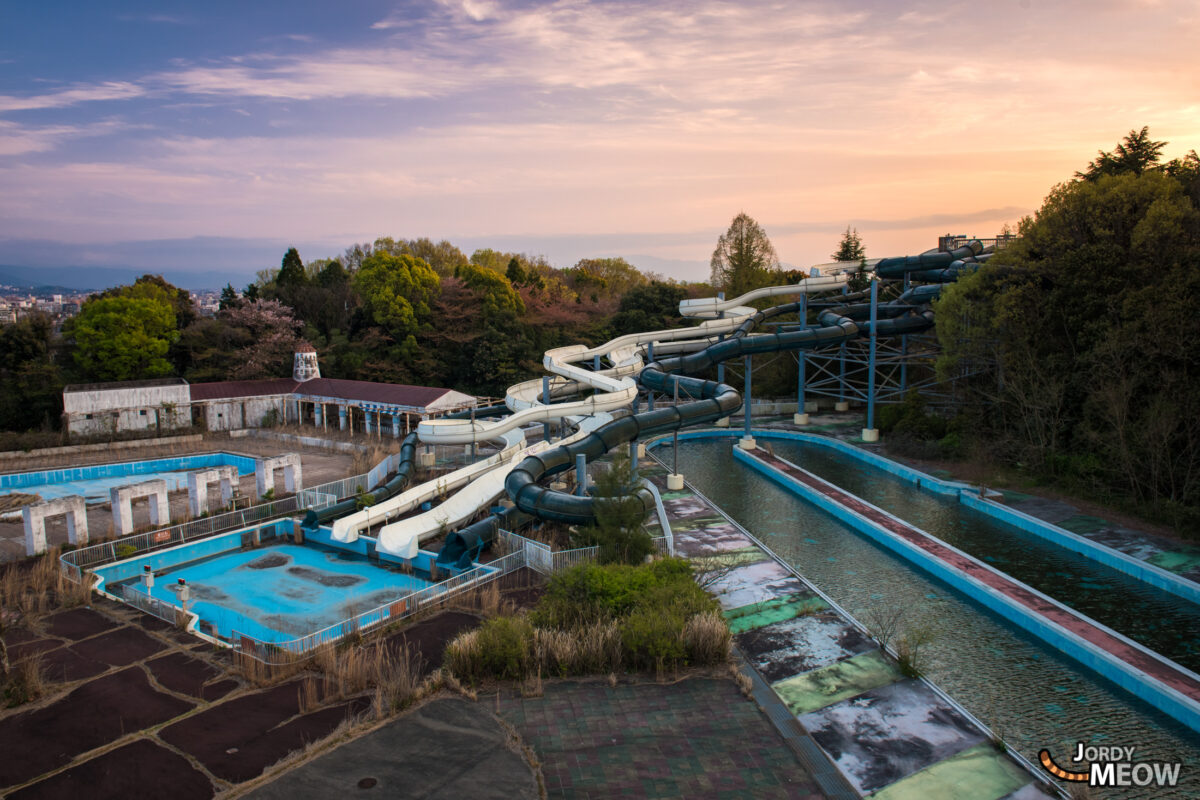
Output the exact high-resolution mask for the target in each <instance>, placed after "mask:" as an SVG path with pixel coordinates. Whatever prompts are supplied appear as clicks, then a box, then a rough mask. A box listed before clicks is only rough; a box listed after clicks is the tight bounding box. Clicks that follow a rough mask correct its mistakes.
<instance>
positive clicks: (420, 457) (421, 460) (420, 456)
mask: <svg viewBox="0 0 1200 800" xmlns="http://www.w3.org/2000/svg"><path fill="white" fill-rule="evenodd" d="M433 456H434V454H433V453H417V466H418V467H432V466H433V462H434V457H433Z"/></svg>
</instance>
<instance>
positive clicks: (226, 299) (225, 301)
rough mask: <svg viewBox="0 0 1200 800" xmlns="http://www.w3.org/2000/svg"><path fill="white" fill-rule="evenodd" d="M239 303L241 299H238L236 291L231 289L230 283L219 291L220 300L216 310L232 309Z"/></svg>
mask: <svg viewBox="0 0 1200 800" xmlns="http://www.w3.org/2000/svg"><path fill="white" fill-rule="evenodd" d="M239 302H241V298H240V297H238V293H237V289H235V288H233V284H232V283H227V284H225V288H224V289H222V290H221V299H220V301H219V302H218V303H217V310H218V311H224V310H225V309H227V308H233V307H234V306H236V305H237V304H238V303H239Z"/></svg>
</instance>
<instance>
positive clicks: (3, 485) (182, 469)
mask: <svg viewBox="0 0 1200 800" xmlns="http://www.w3.org/2000/svg"><path fill="white" fill-rule="evenodd" d="M226 466H230V467H235V468H237V471H238V474H239V475H249V474H252V473H253V472H254V468H255V460H254V459H253V458H252V457H250V456H243V455H238V454H236V453H199V454H196V455H188V456H171V457H170V458H154V459H149V460H145V461H118V462H115V463H111V464H92V465H91V466H86V467H66V468H64V469H46V470H39V471H34V472H11V473H8V474H6V475H0V494H9V493H10V492H15V491H19V492H24V493H27V494H37V495H41V497H42V499H43V500H51V499H53V498H56V497H66V496H68V495H73V494H78V495H83V496H84V497H85V498H87V501H88V502H89V503H99V502H103V501H106V500H108V492H109V490H110V489H112V488H113V487H114V486H124V485H125V484H127V483H134V482H137V481H139V480H146V481H148V480H152V479H155V478H163V479H165V480H166V481H167V490H168V491H175V490H176V489H183V488H186V487H187V473H189V472H195V471H196V470H201V469H212V468H214V467H226Z"/></svg>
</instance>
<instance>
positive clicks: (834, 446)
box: [650, 430, 1200, 604]
mask: <svg viewBox="0 0 1200 800" xmlns="http://www.w3.org/2000/svg"><path fill="white" fill-rule="evenodd" d="M732 435H733V434H730V433H728V432H726V431H691V432H688V433H681V434H680V435H679V439H680V441H684V440H687V439H708V438H718V437H726V436H732ZM754 436H755V437H756V438H758V439H763V440H768V441H769V440H771V439H790V440H793V441H799V442H804V443H806V444H813V445H817V446H820V447H826V448H829V449H831V450H836V451H838V452H839V453H842V454H844V455H847V456H850V457H851V458H854V459H856V460H858V461H861V462H863V463H865V464H869V465H870V466H872V467H874V468H876V469H879V470H882V471H884V472H887V473H890V474H892V475H895V476H897V477H899V478H901V479H903V480H905V481H907V482H909V483H911V484H914V485H916V486H919V487H921V488H922V489H925V490H926V491H930V492H933V493H935V494H940V495H946V496H950V497H957V498H958V501H959V502H960V503H962V504H963V505H965V506H967V507H968V508H971V509H974V510H975V511H978V512H980V513H981V514H984V515H986V516H989V517H991V518H992V519H995V520H997V521H999V522H1001V523H1004V524H1006V525H1011V526H1013V527H1015V528H1017V529H1018V530H1021V531H1024V532H1025V533H1028V534H1031V535H1033V536H1036V537H1038V538H1040V539H1043V540H1045V541H1047V542H1049V543H1051V544H1054V545H1057V546H1059V547H1062V548H1063V549H1065V550H1069V551H1071V552H1073V553H1078V554H1079V555H1081V556H1084V557H1086V558H1089V559H1091V560H1093V561H1096V562H1098V563H1101V564H1104V565H1105V566H1106V567H1110V568H1112V569H1115V570H1116V571H1118V572H1122V573H1124V574H1126V575H1129V576H1130V577H1133V578H1136V579H1137V580H1140V581H1143V582H1145V583H1147V584H1149V585H1150V586H1153V587H1155V588H1157V589H1161V590H1163V591H1164V592H1170V593H1171V594H1173V595H1175V596H1176V597H1182V598H1183V599H1185V600H1188V601H1190V602H1193V603H1197V604H1200V584H1196V583H1194V582H1193V581H1189V580H1187V579H1185V578H1181V577H1180V576H1178V575H1176V574H1174V573H1172V572H1169V571H1167V570H1165V569H1162V568H1161V567H1156V566H1155V565H1153V564H1148V563H1146V562H1145V561H1141V560H1140V559H1137V558H1133V557H1132V556H1128V555H1126V554H1124V553H1121V552H1119V551H1116V550H1113V549H1112V548H1110V547H1105V546H1104V545H1102V544H1098V543H1096V542H1093V541H1092V540H1090V539H1088V538H1087V537H1085V536H1079V535H1078V534H1075V533H1071V532H1070V531H1068V530H1065V529H1064V528H1060V527H1058V526H1057V525H1051V524H1050V523H1048V522H1045V521H1043V520H1040V519H1038V518H1037V517H1031V516H1029V515H1028V514H1025V513H1023V512H1021V511H1017V510H1016V509H1013V508H1008V507H1007V506H1004V505H1001V504H999V503H992V502H989V501H986V500H983V499H981V498H980V497H979V493H978V490H977V489H976V488H975V487H973V486H970V485H968V484H966V483H961V482H958V481H946V480H942V479H940V478H935V477H934V476H932V475H927V474H926V473H924V472H921V471H920V470H916V469H913V468H912V467H908V466H905V465H904V464H900V463H897V462H895V461H892V460H891V459H888V458H883V457H882V456H878V455H876V454H874V453H872V452H869V451H867V450H864V449H862V448H861V447H855V446H854V445H852V444H847V443H846V442H843V441H840V440H838V439H831V438H830V437H828V436H818V435H815V434H811V433H797V432H793V431H776V430H755V431H754ZM668 441H670V440H669V439H663V440H659V441H658V442H654V443H653V444H651V445H650V446H651V447H653V446H654V445H656V444H659V443H665V442H668Z"/></svg>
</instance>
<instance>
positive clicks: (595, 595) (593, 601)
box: [533, 558, 714, 628]
mask: <svg viewBox="0 0 1200 800" xmlns="http://www.w3.org/2000/svg"><path fill="white" fill-rule="evenodd" d="M677 598H689V603H690V604H691V605H690V606H689V607H690V608H709V607H711V605H712V603H713V602H714V601H712V600H710V599H709V598H708V595H706V594H705V593H704V590H703V589H701V588H700V587H699V586H697V585H696V583H695V582H694V581H693V580H692V571H691V567H690V566H689V565H688V562H687V561H685V560H684V559H681V558H663V559H658V560H657V561H652V562H651V563H649V564H644V565H641V566H636V567H635V566H628V565H624V564H608V565H597V564H580V565H579V566H576V567H572V568H571V569H569V570H565V571H563V572H560V573H559V574H557V575H555V576H554V577H553V578H551V579H550V582H549V584H548V585H547V586H546V593H545V594H544V595H543V596H542V599H541V601H540V602H539V603H538V607H537V609H536V610H535V611H534V614H533V621H534V623H535V624H537V625H541V626H546V627H559V628H565V627H572V626H577V625H587V624H591V623H594V622H598V621H602V620H608V619H617V618H619V617H623V616H626V615H627V614H629V613H630V612H632V611H633V609H634V608H635V606H637V605H638V604H639V603H646V602H651V603H655V604H657V603H669V602H671V601H673V600H674V599H677Z"/></svg>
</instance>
